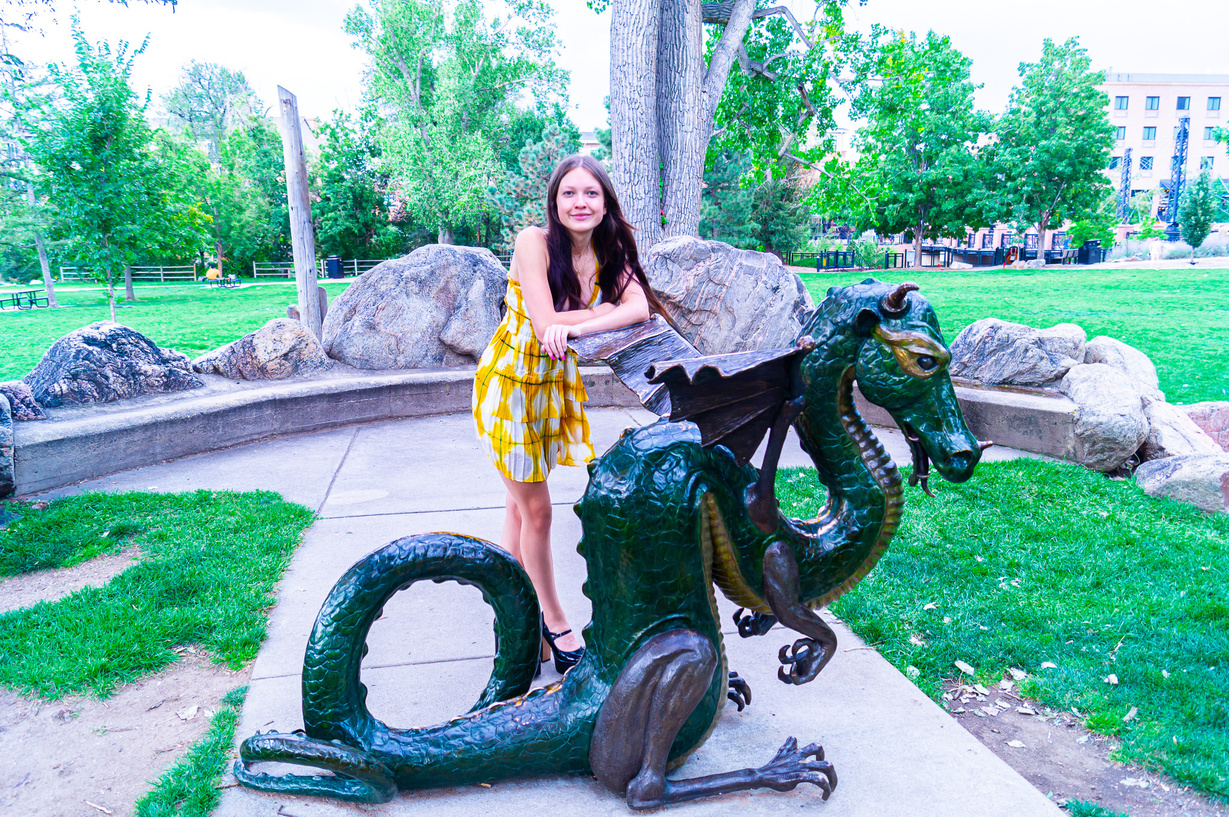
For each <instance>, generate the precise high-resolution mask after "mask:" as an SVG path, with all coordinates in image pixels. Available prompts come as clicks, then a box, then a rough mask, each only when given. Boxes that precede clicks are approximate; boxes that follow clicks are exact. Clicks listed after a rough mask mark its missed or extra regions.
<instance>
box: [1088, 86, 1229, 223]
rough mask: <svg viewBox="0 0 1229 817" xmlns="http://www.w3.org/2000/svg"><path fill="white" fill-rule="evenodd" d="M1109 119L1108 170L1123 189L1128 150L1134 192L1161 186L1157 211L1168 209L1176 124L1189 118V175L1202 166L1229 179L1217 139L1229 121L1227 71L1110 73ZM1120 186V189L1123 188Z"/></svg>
mask: <svg viewBox="0 0 1229 817" xmlns="http://www.w3.org/2000/svg"><path fill="white" fill-rule="evenodd" d="M1103 88H1104V89H1105V92H1106V93H1107V94H1108V95H1109V118H1110V124H1111V125H1113V126H1114V128H1115V132H1116V133H1115V142H1114V150H1113V154H1112V158H1111V159H1110V167H1109V169H1108V170H1107V173H1108V174H1109V175H1110V179H1111V182H1112V183H1113V185H1114V187H1115V188H1119V185H1120V182H1121V179H1122V173H1123V166H1124V163H1125V161H1126V156H1127V151H1128V150H1130V157H1131V166H1130V184H1131V192H1132V194H1134V193H1138V192H1143V191H1149V190H1158V189H1159V190H1162V195H1159V196H1157V197H1156V199H1155V202H1154V205H1153V207H1154V212H1156V211H1157V210H1160V211H1161V213H1162V214H1163V213H1164V208H1165V205H1166V199H1167V198H1168V197H1167V195H1165V194H1164V192H1163V191H1164V190H1165V189H1166V188H1168V185H1169V179H1170V176H1171V173H1172V169H1173V162H1174V160H1175V158H1176V152H1177V150H1176V148H1177V145H1176V141H1177V135H1178V127H1179V123H1180V121H1181V119H1182V118H1184V117H1186V118H1189V119H1190V131H1189V136H1188V138H1187V151H1186V180H1187V181H1188V182H1189V181H1191V180H1193V179H1194V178H1195V177H1197V176H1198V175H1199V173H1200V171H1201V170H1204V169H1207V170H1210V171H1211V172H1212V177H1213V178H1216V179H1229V154H1227V153H1226V150H1225V145H1224V143H1222V142H1218V141H1216V140H1215V139H1214V138H1213V133H1214V132H1215V131H1216V129H1217V128H1223V127H1227V126H1229V120H1227V119H1226V115H1227V114H1229V74H1134V73H1131V74H1107V75H1106V78H1105V85H1104V86H1103ZM1119 189H1120V188H1119Z"/></svg>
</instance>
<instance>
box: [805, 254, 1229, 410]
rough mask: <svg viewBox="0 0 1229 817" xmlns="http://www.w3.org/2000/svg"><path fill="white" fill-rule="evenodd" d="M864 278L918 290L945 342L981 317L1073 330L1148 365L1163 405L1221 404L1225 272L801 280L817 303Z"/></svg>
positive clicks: (1228, 381) (1227, 294)
mask: <svg viewBox="0 0 1229 817" xmlns="http://www.w3.org/2000/svg"><path fill="white" fill-rule="evenodd" d="M867 275H873V276H875V277H877V278H880V279H881V280H885V281H893V282H900V281H916V282H917V283H918V284H920V285H921V287H922V294H923V295H925V296H926V297H927V298H928V299H929V300H930V302H931V304H932V305H933V306H934V307H935V311H936V312H937V313H938V315H939V322H940V325H941V326H942V327H943V334H944V337H945V338H946V339H947V341H948V342H949V343H950V342H951V341H952V340H954V339H955V338H956V335H957V334H959V333H960V330H961V329H963V328H964V327H966V326H968V325H969V324H971V323H973V322H974V321H977V320H980V319H982V318H1001V319H1003V320H1005V321H1012V322H1014V323H1023V324H1027V325H1029V326H1034V327H1038V328H1042V327H1049V326H1053V325H1054V324H1056V323H1075V324H1079V325H1080V326H1082V327H1083V328H1084V331H1085V332H1087V333H1088V337H1089V339H1091V338H1093V337H1096V336H1097V335H1108V336H1110V337H1112V338H1115V339H1117V340H1120V341H1122V342H1123V343H1128V344H1130V345H1131V346H1134V347H1135V348H1137V349H1139V350H1140V351H1142V352H1144V353H1145V354H1146V355H1148V356H1149V357H1150V358H1152V362H1153V363H1154V364H1155V365H1156V368H1157V373H1158V374H1159V375H1160V378H1161V390H1162V391H1164V392H1165V396H1166V399H1167V400H1168V401H1169V402H1170V403H1175V404H1180V403H1198V402H1202V401H1204V400H1229V365H1227V364H1226V354H1227V353H1229V308H1227V307H1226V299H1229V269H1220V270H1210V269H1205V268H1190V269H1084V268H1082V267H1051V268H1046V269H1038V270H1031V269H1030V270H1005V269H999V268H979V269H971V270H944V271H942V272H938V271H930V270H920V269H909V270H890V271H887V270H885V271H882V272H870V273H866V272H850V271H840V272H824V273H804V274H801V275H800V276H799V277H800V278H802V280H803V282H804V283H805V284H806V286H807V288H808V289H809V290H810V292H811V296H812V297H813V298H815V299H816V301H818V300H819V299H820V298H822V297H823V295H824V293H825V292H826V291H827V289H828V287H830V286H841V285H845V284H851V283H856V282H858V281H861V280H862V279H863V278H865V277H867Z"/></svg>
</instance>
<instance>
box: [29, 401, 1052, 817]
mask: <svg viewBox="0 0 1229 817" xmlns="http://www.w3.org/2000/svg"><path fill="white" fill-rule="evenodd" d="M654 419H656V418H655V416H654V415H652V414H650V413H648V412H645V411H643V410H630V409H617V408H616V409H598V410H594V411H592V412H590V420H591V423H592V427H593V435H594V444H595V447H596V448H597V450H598V451H599V452H600V451H602V450H604V449H605V448H606V447H608V446H609V445H610V444H611V443H613V442H614V440H615V439H616V438H617V436H618V434H619V433H620V431H621V430H622V429H624V428H626V427H628V426H631V425H634V424H643V423H647V422H651V421H653V420H654ZM880 436H881V438H882V439H884V440H885V442H886V443H887V445H888V447H889V450H890V451H891V452H892V454H893V456H894V457H895V458H896V459H897V461H898V462H908V454H907V452H906V449H905V447H904V445H903V441H902V440H901V439H900V437H899V435H898V434H897V433H896V432H895V431H894V430H893V431H892V432H886V431H883V430H880ZM1019 453H1020V452H1013V451H1010V450H1000V449H992V450H991V452H990V454H991V456H992V457H998V458H1001V457H1007V456H1013V455H1016V454H1019ZM783 464H784V465H787V466H788V465H804V464H808V462H807V460H806V458H805V456H804V455H803V454H802V452H801V451H800V450H799V449H798V447H797V443H796V441H793V440H791V444H790V446H789V447H788V448H787V451H786V454H785V456H784V457H783ZM584 483H585V472H584V470H583V469H580V468H560V469H557V470H556V471H555V473H554V474H552V476H551V481H550V484H551V492H552V498H553V499H554V501H555V503H556V515H555V524H554V534H553V536H554V552H555V559H556V570H557V576H558V585H559V589H560V593H561V595H562V598H563V602H564V606H565V608H566V609H567V611H568V613H569V616H570V619H571V622H572V624H573V625H574V626H575V627H576V628H577V629H578V630H579V628H580V626H581V625H583V624H584V622H586V621H587V620H588V613H589V607H588V600H587V599H586V598H585V597H584V595H582V593H581V590H580V588H581V583H582V581H583V580H584V575H585V566H584V562H583V560H581V558H580V557H579V556H578V555H577V553H576V550H575V545H576V542H577V540H578V539H579V536H580V528H579V523H578V521H577V519H576V517H575V516H574V515H573V514H572V512H571V510H570V507H569V506H570V505H571V504H572V503H573V502H575V501H576V500H577V499H578V498H579V497H580V495H581V493H582V491H583V489H584ZM198 488H208V489H232V490H254V489H268V490H274V491H277V492H279V493H281V494H282V495H283V496H284V497H286V498H287V499H288V500H291V501H293V502H298V503H301V504H303V505H305V506H307V507H309V508H311V509H313V510H314V511H316V512H317V513H318V515H319V518H318V521H317V522H316V523H315V524H314V525H313V526H312V527H311V528H310V529H309V530H308V532H307V534H306V536H305V539H304V542H303V544H302V545H301V546H300V547H299V549H298V551H297V552H296V554H295V557H294V560H293V562H292V564H291V566H290V568H289V570H288V571H287V572H286V574H285V576H284V578H283V580H282V584H281V588H280V591H279V596H278V602H277V605H276V607H275V608H274V610H273V613H272V616H271V618H270V621H269V636H268V640H267V641H266V642H265V644H264V647H263V648H262V650H261V652H260V655H259V657H258V658H257V659H256V662H255V665H254V667H253V671H252V680H251V684H250V687H249V690H248V695H247V701H246V704H245V706H244V710H243V717H242V721H241V723H240V725H239V727H238V730H237V735H236V737H237V739H238V740H242V739H243V738H246V737H248V736H249V735H251V734H253V733H254V732H256V731H257V730H260V731H262V732H263V731H269V730H270V729H277V730H279V731H286V732H288V731H292V730H294V729H298V728H301V727H302V717H301V713H300V699H299V673H300V668H301V664H302V659H303V651H304V648H305V645H306V643H307V637H308V633H309V632H310V629H311V626H312V623H313V621H314V620H315V616H316V612H317V610H318V609H319V607H320V604H321V602H322V601H323V599H324V598H325V595H326V594H327V593H328V591H329V590H330V589H331V587H332V585H333V583H334V582H335V581H336V580H337V578H338V577H339V576H341V574H342V573H343V572H344V571H345V570H346V569H347V568H348V567H349V566H350V565H351V564H352V563H353V562H355V561H356V560H357V559H359V558H360V557H362V556H363V555H365V554H366V553H368V552H370V551H371V550H373V549H375V548H377V547H380V546H381V545H383V544H385V543H387V542H389V541H391V540H393V539H396V538H399V537H401V536H406V535H409V534H413V533H423V532H429V531H437V530H451V531H458V532H463V533H467V534H472V535H476V536H480V537H483V538H486V539H490V540H497V539H498V538H499V531H500V526H501V523H502V520H503V507H504V497H503V489H502V485H501V483H500V481H499V479H498V477H497V475H496V472H495V470H494V469H493V468H492V467H491V466H490V465H489V463H488V462H487V461H486V459H485V458H484V456H483V455H482V454H481V453H480V452H479V450H478V448H477V446H476V444H475V442H474V439H473V429H472V421H471V419H470V418H469V416H468V415H465V414H461V415H446V416H439V417H427V418H419V419H412V420H401V421H393V422H382V423H373V424H369V425H361V426H355V427H350V428H342V429H334V430H329V431H323V432H318V433H314V434H303V435H299V436H294V437H286V438H281V439H276V440H272V441H268V442H262V443H255V444H251V445H247V446H243V447H239V448H233V449H229V450H225V451H219V452H215V453H211V454H205V455H200V456H196V457H189V458H185V459H181V460H177V461H174V462H170V463H165V464H162V465H156V466H150V467H146V468H139V469H135V470H131V471H126V472H122V473H119V474H115V475H112V476H108V477H105V478H103V479H98V480H92V481H90V482H86V483H83V484H80V485H77V486H73V487H72V488H67V489H61V490H58V491H55V492H52V493H49V494H44V495H43V496H48V497H49V496H55V495H62V494H68V493H76V492H79V491H84V490H108V491H119V490H130V489H135V490H156V491H185V490H194V489H198ZM924 499H925V497H923V496H922V495H921V492H920V491H919V490H911V491H910V492H909V501H911V502H912V501H924ZM428 585H429V586H421V585H418V586H415V587H413V588H411V589H410V590H408V591H406V592H403V593H401V594H399V595H398V596H396V597H395V598H394V599H393V600H392V601H391V602H390V603H389V604H388V605H387V606H386V608H385V611H384V616H383V617H382V618H381V619H380V620H379V621H378V622H377V623H376V625H375V627H374V628H373V630H372V633H371V637H370V639H369V647H370V652H369V654H368V655H367V657H366V659H365V661H364V674H363V680H364V683H365V684H366V685H367V687H368V688H369V690H370V695H369V698H368V704H369V707H370V709H371V711H372V712H373V714H375V715H376V716H377V717H379V718H381V719H382V720H385V721H386V722H388V723H391V724H393V725H396V726H402V727H403V726H414V725H426V724H432V723H437V722H440V721H443V720H447V719H449V718H451V717H454V716H456V715H458V714H460V713H462V712H464V711H466V710H467V709H468V708H469V707H470V705H471V704H472V703H473V701H474V700H476V699H477V697H478V694H479V692H480V691H481V689H482V688H483V687H484V686H485V684H486V681H487V678H488V676H489V673H490V670H491V664H492V655H493V649H494V644H493V637H492V632H491V624H490V622H491V613H490V611H489V608H487V607H486V605H485V604H484V603H483V601H482V599H481V596H480V594H479V593H478V591H476V590H474V589H472V588H465V587H460V586H458V585H455V584H444V585H435V584H431V583H428ZM719 606H720V607H721V615H722V621H723V623H724V632H725V636H726V639H725V643H726V647H727V650H728V653H729V655H730V664H731V667H732V668H733V669H735V670H737V671H738V672H739V673H740V674H741V675H742V676H743V677H744V678H746V679H747V680H748V681H749V682H750V684H751V687H752V692H753V702H752V704H751V705H750V706H749V707H748V708H747V709H746V710H744V711H743V712H738V711H736V710H735V709H734V707H732V706H731V707H727V708H726V710H725V711H724V714H723V715H722V720H721V723H720V724H719V725H718V728H717V730H716V731H715V733H714V734H713V736H712V738H710V740H709V741H708V743H706V744H705V745H704V747H703V748H702V749H701V750H700V752H699V753H698V754H696V755H695V756H693V757H692V759H691V760H689V761H688V763H687V764H686V765H685V766H684V767H683V768H682V769H681V770H680V771H679V772H678V773H677V774H676V776H684V777H694V776H699V775H705V774H712V773H715V772H721V771H729V770H732V769H738V768H745V767H750V766H759V765H761V764H763V763H764V762H766V761H767V760H768V759H770V758H771V757H772V755H773V754H774V753H775V751H776V750H777V748H778V747H779V746H780V745H781V743H782V742H783V741H784V740H785V738H786V737H788V736H790V735H793V736H796V737H797V738H798V739H799V740H800V741H801V742H803V743H806V742H811V741H814V742H818V743H822V744H823V746H824V748H825V750H826V753H827V758H828V759H829V760H830V761H832V762H833V764H834V765H835V766H836V768H837V771H838V773H839V775H840V785H839V786H838V788H837V789H836V792H835V793H834V794H833V796H832V798H831V800H829V801H828V802H827V803H826V804H825V803H822V802H821V801H820V798H819V794H818V790H817V789H815V788H812V787H804V788H800V789H798V790H795V791H793V792H788V793H781V794H779V793H775V792H771V791H767V790H764V791H759V792H755V793H750V794H743V795H732V796H727V797H722V798H716V799H713V800H709V801H700V802H697V803H692V804H686V805H681V806H676V807H673V808H671V810H670V812H671V813H674V814H682V815H699V814H703V815H710V814H711V815H717V814H731V813H737V814H740V815H741V814H748V815H757V814H768V813H773V814H777V813H781V812H784V811H789V810H793V809H799V808H805V809H815V810H816V813H822V814H825V815H829V817H845V816H846V815H859V816H860V817H865V816H866V815H875V817H893V816H894V815H901V817H904V815H909V817H925V816H926V815H935V817H938V815H944V817H946V816H947V815H952V814H959V815H961V816H962V817H977V816H978V815H986V817H991V816H992V815H993V816H994V817H999V815H1012V817H1029V815H1050V816H1051V817H1053V815H1058V814H1061V813H1062V812H1061V811H1059V809H1058V808H1057V807H1056V806H1054V805H1053V804H1052V803H1050V801H1048V800H1047V799H1046V798H1045V797H1044V796H1043V795H1042V794H1040V793H1038V792H1037V791H1036V790H1035V789H1033V788H1032V786H1030V785H1029V784H1028V783H1027V782H1026V781H1025V780H1024V779H1023V778H1022V777H1020V776H1019V775H1018V774H1016V773H1015V772H1014V771H1013V770H1012V769H1011V768H1009V767H1008V766H1007V765H1005V764H1004V763H1003V762H1002V761H1000V760H999V759H998V758H997V757H995V756H994V755H993V754H992V753H991V752H990V751H989V750H988V749H986V748H985V747H983V746H982V745H981V743H979V742H978V741H977V740H976V739H974V738H973V737H972V736H971V735H969V733H967V732H966V731H965V730H964V729H963V728H962V727H960V726H959V725H958V724H957V723H956V722H955V721H954V720H953V719H952V718H951V717H949V716H948V715H947V714H946V713H945V712H943V710H942V709H940V708H939V707H938V706H936V705H935V704H934V703H933V702H932V701H930V700H929V699H928V698H926V697H925V696H924V695H922V694H921V693H920V692H919V691H918V690H917V688H916V687H914V686H913V684H912V683H910V682H909V681H908V680H907V679H906V678H905V677H904V676H903V675H901V674H900V673H899V672H897V671H896V670H895V669H894V668H893V667H892V666H891V665H890V664H888V663H887V662H886V661H885V660H884V659H883V658H881V657H880V656H879V655H878V654H877V653H876V652H875V651H874V650H872V649H870V648H868V647H866V646H865V645H864V644H862V643H861V642H860V641H859V640H858V639H857V638H856V637H855V636H853V635H852V634H851V633H849V632H848V631H847V630H846V629H845V628H844V627H843V626H841V624H840V623H839V622H836V621H833V625H834V627H835V628H836V630H837V632H838V635H839V637H840V639H841V646H840V651H839V653H838V655H837V656H836V657H835V658H834V659H833V661H832V663H831V664H830V665H829V666H828V667H827V668H826V669H825V670H824V672H823V673H822V674H821V675H820V677H819V678H818V679H817V680H816V681H814V682H813V683H811V684H808V685H805V686H802V687H791V686H786V685H784V684H782V683H780V682H779V681H777V679H776V672H777V667H778V665H779V664H778V661H777V659H776V653H777V650H778V649H779V648H780V647H781V646H782V645H784V644H788V643H792V641H793V640H794V638H795V637H796V636H795V635H794V634H793V633H789V632H787V631H784V630H782V629H780V628H777V629H774V630H773V631H772V632H770V633H769V634H768V635H767V636H764V637H762V638H754V639H741V638H739V637H738V636H737V633H736V631H735V629H734V627H733V625H732V623H731V620H730V616H731V613H732V612H733V606H732V605H730V604H729V603H728V602H726V601H725V599H723V598H719ZM825 615H827V614H825ZM555 680H558V676H557V675H556V674H555V673H554V671H553V670H552V669H550V667H549V665H546V669H545V671H544V673H543V676H542V678H541V679H540V680H539V681H538V683H550V682H552V681H555ZM269 771H276V770H274V769H270V770H269ZM227 782H233V780H231V779H229V775H228V781H227ZM531 813H536V814H545V813H557V814H594V813H598V814H611V815H623V814H628V813H630V810H629V809H628V808H627V807H626V805H625V804H624V802H623V801H622V799H621V798H620V797H618V796H616V795H614V794H611V793H610V792H608V791H606V790H605V789H603V788H601V787H600V786H599V785H598V784H597V783H596V782H595V781H593V780H591V779H588V778H550V779H544V780H534V781H523V782H512V783H500V784H496V785H494V786H492V787H485V786H472V787H462V788H454V789H443V790H435V791H429V792H409V793H403V794H401V795H399V796H398V797H397V798H396V799H395V800H394V802H392V803H389V804H385V805H382V806H360V805H354V804H343V803H336V802H331V801H325V800H317V799H312V798H301V797H292V796H275V795H267V794H263V793H259V792H253V791H249V790H247V789H244V788H242V787H237V786H236V787H231V788H227V789H225V790H224V793H223V798H222V803H221V806H220V807H219V809H218V810H217V811H216V812H215V814H217V815H220V816H222V817H240V816H242V817H255V816H259V817H263V816H264V815H268V817H274V815H280V817H324V815H353V814H376V815H411V814H431V815H454V814H455V815H482V814H489V815H512V814H516V815H526V814H531Z"/></svg>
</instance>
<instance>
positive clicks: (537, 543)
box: [503, 477, 580, 650]
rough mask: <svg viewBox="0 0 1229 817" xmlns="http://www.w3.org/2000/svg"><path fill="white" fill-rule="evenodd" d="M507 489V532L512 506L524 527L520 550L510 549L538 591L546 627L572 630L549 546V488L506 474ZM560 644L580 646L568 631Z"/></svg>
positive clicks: (522, 527) (563, 647) (505, 526)
mask: <svg viewBox="0 0 1229 817" xmlns="http://www.w3.org/2000/svg"><path fill="white" fill-rule="evenodd" d="M503 481H504V484H505V485H506V486H507V488H508V497H509V500H510V507H509V512H508V516H507V517H505V520H504V532H505V535H507V532H508V523H509V521H510V520H511V518H512V516H513V509H512V507H511V505H515V511H516V513H517V514H519V516H520V520H521V528H520V536H519V541H518V543H517V544H518V545H519V549H520V553H519V554H518V553H516V552H515V551H513V550H512V549H511V548H509V552H510V553H512V555H513V556H515V557H516V558H517V559H518V560H519V561H520V563H521V564H522V565H523V566H524V568H525V572H526V573H528V574H529V578H530V580H531V581H532V582H533V589H534V590H535V591H536V592H537V594H538V604H539V605H540V606H541V607H542V617H543V619H544V620H545V621H546V626H547V628H548V629H549V630H550V631H551V632H554V633H561V632H563V631H564V630H568V629H571V627H570V625H569V624H568V619H567V615H566V614H565V613H564V612H563V605H562V604H560V603H559V594H558V593H557V592H556V591H555V563H554V559H553V557H552V555H551V548H550V526H551V504H550V490H549V489H548V488H547V487H546V482H545V481H543V482H516V481H515V480H511V479H508V478H507V477H503ZM556 643H557V646H558V647H559V649H561V650H574V649H577V648H578V647H580V639H579V638H577V637H576V634H575V633H569V634H568V635H565V636H564V637H563V638H561V639H559V640H558V642H556Z"/></svg>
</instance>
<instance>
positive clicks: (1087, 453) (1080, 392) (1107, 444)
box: [1059, 363, 1148, 472]
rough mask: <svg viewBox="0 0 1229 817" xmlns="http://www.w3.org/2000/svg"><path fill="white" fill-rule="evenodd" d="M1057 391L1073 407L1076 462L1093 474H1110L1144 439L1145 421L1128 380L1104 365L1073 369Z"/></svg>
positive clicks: (1116, 370) (1146, 428) (1135, 394)
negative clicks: (1069, 401)
mask: <svg viewBox="0 0 1229 817" xmlns="http://www.w3.org/2000/svg"><path fill="white" fill-rule="evenodd" d="M1059 389H1060V390H1061V391H1062V393H1063V394H1065V395H1067V396H1068V397H1070V398H1071V400H1072V402H1074V403H1075V406H1076V409H1075V439H1076V444H1077V453H1078V457H1079V462H1080V463H1081V464H1083V465H1085V466H1087V467H1088V468H1092V469H1093V470H1096V471H1105V472H1109V471H1114V470H1117V469H1118V468H1120V467H1121V466H1122V464H1123V463H1125V462H1126V461H1127V460H1128V459H1129V458H1130V457H1131V456H1133V455H1134V454H1135V452H1136V451H1137V450H1138V449H1139V447H1140V445H1141V444H1142V443H1143V442H1144V440H1145V439H1146V438H1147V437H1148V420H1147V418H1146V417H1145V416H1144V411H1143V408H1142V405H1141V402H1140V397H1139V392H1138V391H1136V389H1135V387H1134V386H1133V385H1132V383H1131V381H1130V379H1128V378H1127V376H1126V375H1125V374H1123V373H1122V372H1121V371H1119V370H1118V369H1115V368H1114V367H1112V366H1107V365H1106V364H1104V363H1093V364H1089V365H1083V366H1074V367H1072V368H1071V370H1070V371H1068V372H1067V374H1066V376H1065V377H1064V378H1063V380H1062V382H1061V383H1060V384H1059Z"/></svg>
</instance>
